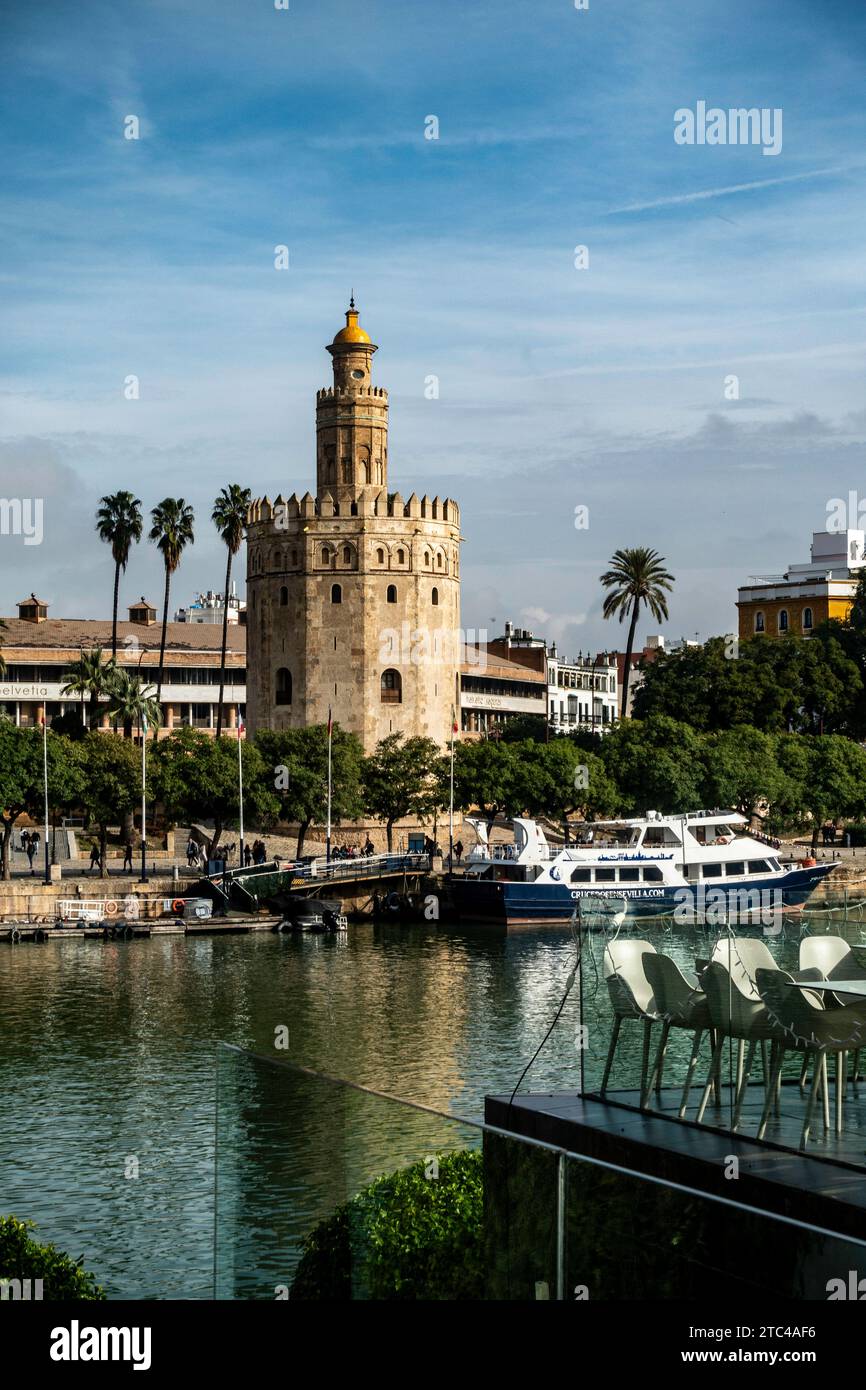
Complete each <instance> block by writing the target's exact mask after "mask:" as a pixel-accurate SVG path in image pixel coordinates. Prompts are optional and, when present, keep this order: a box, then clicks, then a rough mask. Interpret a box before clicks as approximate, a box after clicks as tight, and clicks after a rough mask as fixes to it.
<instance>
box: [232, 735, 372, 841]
mask: <svg viewBox="0 0 866 1390" xmlns="http://www.w3.org/2000/svg"><path fill="white" fill-rule="evenodd" d="M256 747H257V748H258V749H259V751H260V753H261V755H262V760H263V763H264V766H265V777H266V780H267V782H268V785H269V787H270V788H271V789H273V790H275V791H276V795H277V799H278V802H279V806H280V812H279V816H280V819H281V820H282V821H289V822H293V823H297V826H298V844H297V849H296V854H297V857H298V858H300V857H301V855H302V854H303V852H304V843H305V841H306V837H307V832H308V831H309V828H310V826H311V825H324V823H325V819H326V816H327V807H328V730H327V727H326V725H324V724H311V725H309V726H308V727H306V728H303V729H280V730H275V729H263V730H262V731H261V732H260V733H258V734H257V735H256ZM362 757H363V750H362V748H361V744H360V741H359V740H358V738H357V737H356V736H355V734H350V733H347V732H346V731H345V730H344V729H341V728H340V726H339V724H335V725H334V727H333V730H332V736H331V784H332V796H331V818H332V821H333V823H334V824H339V822H340V821H341V820H355V819H356V818H357V817H358V816H360V815H361V811H362V801H361V783H360V776H361V762H362Z"/></svg>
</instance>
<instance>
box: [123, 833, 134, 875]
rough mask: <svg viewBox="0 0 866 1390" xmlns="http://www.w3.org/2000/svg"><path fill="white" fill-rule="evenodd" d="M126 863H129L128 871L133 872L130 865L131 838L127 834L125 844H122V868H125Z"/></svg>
mask: <svg viewBox="0 0 866 1390" xmlns="http://www.w3.org/2000/svg"><path fill="white" fill-rule="evenodd" d="M127 864H128V865H129V872H130V873H133V867H132V840H131V839H130V838H129V836H128V835H127V837H126V844H125V845H124V846H123V869H125V868H126V866H127ZM122 872H123V870H121V873H122Z"/></svg>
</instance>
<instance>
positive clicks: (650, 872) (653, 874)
mask: <svg viewBox="0 0 866 1390" xmlns="http://www.w3.org/2000/svg"><path fill="white" fill-rule="evenodd" d="M643 881H644V883H661V881H662V871H661V869H660V868H659V867H658V865H657V864H649V865H647V867H646V868H645V869H644V871H643Z"/></svg>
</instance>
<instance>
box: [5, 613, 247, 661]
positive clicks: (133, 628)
mask: <svg viewBox="0 0 866 1390" xmlns="http://www.w3.org/2000/svg"><path fill="white" fill-rule="evenodd" d="M3 622H4V623H5V629H0V646H2V648H3V651H4V652H5V653H6V654H7V658H8V653H9V651H10V649H12V648H22V647H32V648H38V650H39V651H49V650H51V649H52V648H57V649H58V650H60V649H63V650H66V649H68V648H70V647H73V648H74V647H84V648H85V649H86V648H90V647H102V648H103V649H106V648H107V649H109V650H110V648H111V623H110V622H109V621H107V620H106V621H102V620H101V619H90V618H47V619H46V620H45V622H42V623H29V622H26V621H24V620H22V619H21V618H4V619H3ZM161 631H162V627H161V624H160V623H152V624H151V625H150V626H149V627H145V626H144V625H143V624H142V623H129V622H125V623H123V622H119V623H118V624H117V646H118V652H119V653H122V652H123V649H124V638H126V637H134V638H135V640H136V642H137V643H138V644H139V648H141V647H147V649H148V652H150V651H151V650H155V651H156V652H157V654H158V653H159V641H160V634H161ZM246 638H247V630H246V628H245V627H241V626H240V624H238V623H229V628H228V651H229V652H235V653H237V654H239V655H244V654H245V653H246V645H247V642H246ZM126 645H127V647H128V646H129V645H130V644H129V643H127V644H126ZM221 646H222V623H169V624H168V627H167V628H166V638H165V649H166V653H168V652H171V651H173V652H213V651H216V652H218V651H219V650H220V647H221Z"/></svg>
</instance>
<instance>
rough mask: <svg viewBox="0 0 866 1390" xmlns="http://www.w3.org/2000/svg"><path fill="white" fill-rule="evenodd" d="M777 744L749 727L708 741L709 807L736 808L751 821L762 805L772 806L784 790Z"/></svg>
mask: <svg viewBox="0 0 866 1390" xmlns="http://www.w3.org/2000/svg"><path fill="white" fill-rule="evenodd" d="M776 742H777V740H776V739H775V738H774V737H773V735H772V734H764V733H761V732H760V730H759V729H752V728H750V727H749V726H748V725H743V724H740V725H738V726H737V727H736V728H734V729H725V730H723V731H722V732H721V733H717V734H709V735H707V737H706V738H705V740H704V761H705V765H706V791H705V793H704V796H703V800H704V801H705V802H706V804H707V805H708V806H724V807H729V806H732V807H734V808H735V809H736V810H738V811H741V812H742V813H743V815H744V816H748V817H749V818H750V819H751V817H752V816H753V815H754V814H755V811H756V809H757V806H758V803H759V802H760V801H763V800H765V801H767V802H770V803H772V802H773V801H774V800H775V798H776V795H777V793H778V792H779V791H780V790H781V784H782V772H781V769H780V767H779V762H778V757H777V751H776Z"/></svg>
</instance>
